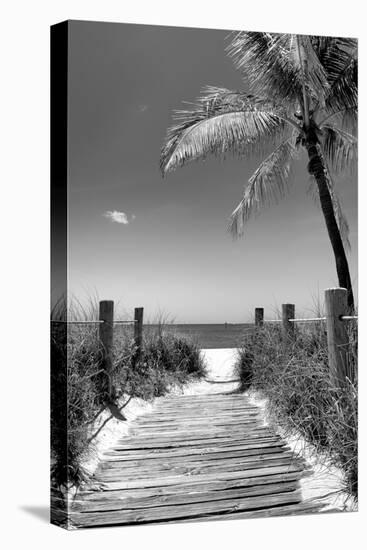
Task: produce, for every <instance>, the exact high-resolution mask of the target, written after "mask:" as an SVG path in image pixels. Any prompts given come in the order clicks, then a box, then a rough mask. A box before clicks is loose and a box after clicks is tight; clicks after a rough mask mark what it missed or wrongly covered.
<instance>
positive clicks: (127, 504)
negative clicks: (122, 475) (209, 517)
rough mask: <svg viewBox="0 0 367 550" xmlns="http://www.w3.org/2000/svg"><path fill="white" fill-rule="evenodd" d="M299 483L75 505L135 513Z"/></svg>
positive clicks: (264, 492)
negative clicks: (141, 510)
mask: <svg viewBox="0 0 367 550" xmlns="http://www.w3.org/2000/svg"><path fill="white" fill-rule="evenodd" d="M297 488H298V487H297V484H296V482H294V481H291V482H285V483H269V484H267V485H252V486H249V487H240V488H234V489H226V490H218V491H200V492H199V493H198V492H196V493H189V492H188V493H183V494H182V493H181V494H170V495H156V494H153V495H151V496H148V497H147V496H141V497H140V498H138V497H136V496H133V497H125V498H121V497H119V498H116V496H115V497H114V495H112V496H111V497H110V498H108V499H105V498H104V499H99V500H97V499H95V500H76V501H74V503H73V508H74V511H76V512H98V511H104V512H105V511H112V510H136V509H140V508H152V507H156V506H179V505H180V504H193V503H198V502H210V501H215V500H228V499H239V498H244V497H250V496H261V495H263V496H264V495H269V494H277V493H285V492H289V491H295V490H296V489H297Z"/></svg>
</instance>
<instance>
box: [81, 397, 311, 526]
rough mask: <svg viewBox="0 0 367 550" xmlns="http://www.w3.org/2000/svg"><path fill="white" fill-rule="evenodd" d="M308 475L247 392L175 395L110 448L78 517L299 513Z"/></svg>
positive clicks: (94, 521)
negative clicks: (302, 479)
mask: <svg viewBox="0 0 367 550" xmlns="http://www.w3.org/2000/svg"><path fill="white" fill-rule="evenodd" d="M307 474H308V468H307V466H306V465H305V464H304V461H302V460H301V459H299V458H297V457H296V456H294V454H293V453H292V452H291V451H290V449H289V447H287V446H286V445H285V442H284V441H283V440H282V439H281V437H280V436H279V435H277V434H275V433H274V431H273V429H272V428H270V427H269V426H264V425H263V419H262V415H261V413H260V411H259V409H258V408H257V407H256V406H254V405H252V404H250V403H249V401H248V398H247V397H245V396H243V395H237V394H231V393H217V394H210V395H207V394H206V395H205V394H204V395H200V396H171V397H168V398H165V399H162V400H161V401H159V402H157V403H156V405H155V408H154V410H153V412H151V413H149V414H145V415H144V416H141V417H139V418H137V419H136V420H135V421H133V422H132V423H131V428H130V433H129V435H128V436H127V437H124V438H122V439H121V440H120V441H119V442H117V443H116V445H114V446H113V448H111V449H110V450H109V451H108V452H107V453H105V456H104V458H103V462H102V464H101V465H100V467H99V468H98V470H97V472H96V473H95V475H94V478H93V479H92V480H91V482H90V483H89V484H88V485H87V486H85V487H84V488H83V490H82V491H80V492H79V494H78V496H77V498H76V499H75V500H74V503H73V505H72V513H71V519H72V522H73V524H74V525H75V526H85V527H94V526H97V525H120V524H121V525H128V524H137V523H157V522H171V521H172V522H173V521H175V522H176V521H197V520H200V519H207V518H210V519H211V518H215V519H218V518H224V517H226V518H227V517H228V518H230V517H232V516H233V517H239V515H240V514H247V515H248V516H251V514H255V517H256V514H261V513H265V512H266V513H268V514H269V515H271V514H272V513H276V512H275V511H276V510H280V509H284V510H289V512H290V513H296V509H295V506H299V505H301V500H302V499H301V492H300V485H299V480H300V479H301V478H302V477H304V476H305V475H307ZM297 510H299V509H298V508H297ZM284 513H286V512H284ZM243 517H245V516H243Z"/></svg>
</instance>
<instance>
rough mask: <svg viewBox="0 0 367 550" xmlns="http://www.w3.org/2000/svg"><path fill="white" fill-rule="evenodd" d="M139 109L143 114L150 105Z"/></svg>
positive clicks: (140, 106)
mask: <svg viewBox="0 0 367 550" xmlns="http://www.w3.org/2000/svg"><path fill="white" fill-rule="evenodd" d="M138 109H139V111H140V112H141V113H144V112H145V111H146V110H147V109H148V105H139V107H138Z"/></svg>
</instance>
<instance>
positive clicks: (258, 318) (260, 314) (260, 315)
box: [255, 307, 264, 327]
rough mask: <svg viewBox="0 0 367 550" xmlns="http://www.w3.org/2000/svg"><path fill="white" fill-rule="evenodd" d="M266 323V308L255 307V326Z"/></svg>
mask: <svg viewBox="0 0 367 550" xmlns="http://www.w3.org/2000/svg"><path fill="white" fill-rule="evenodd" d="M263 324H264V308H263V307H255V326H257V327H261V326H262V325H263Z"/></svg>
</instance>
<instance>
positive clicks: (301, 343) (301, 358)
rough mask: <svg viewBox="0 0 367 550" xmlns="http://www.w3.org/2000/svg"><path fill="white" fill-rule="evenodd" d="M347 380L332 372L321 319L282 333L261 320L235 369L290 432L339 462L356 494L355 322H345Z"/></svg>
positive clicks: (244, 386) (350, 491)
mask: <svg viewBox="0 0 367 550" xmlns="http://www.w3.org/2000/svg"><path fill="white" fill-rule="evenodd" d="M349 340H350V344H349V353H348V365H346V366H345V370H346V373H347V375H346V377H345V383H344V384H343V385H342V386H341V385H337V384H336V383H335V381H333V379H332V377H331V376H330V370H329V365H328V351H327V337H326V330H325V327H324V325H323V324H322V323H317V324H315V325H313V326H307V327H305V326H301V325H300V326H296V327H295V336H294V338H293V339H291V340H290V339H285V338H284V337H283V336H282V333H281V329H280V327H279V326H278V325H271V324H269V325H268V324H265V325H264V326H263V327H259V328H258V329H257V330H254V332H253V333H252V334H250V335H248V337H247V339H246V341H245V342H244V343H243V345H242V347H241V348H240V349H239V350H238V354H237V361H236V365H235V370H236V372H237V375H238V377H239V378H240V380H241V390H242V391H246V390H249V389H251V390H255V391H256V392H258V394H259V395H261V396H262V397H264V398H266V399H267V403H268V409H269V411H268V412H269V414H270V417H271V418H272V419H273V420H274V422H276V423H277V424H278V425H280V426H281V427H282V428H283V429H284V430H285V432H286V433H287V432H288V433H289V435H298V434H299V435H301V436H302V437H303V438H304V439H305V440H306V442H307V443H309V444H311V445H312V447H313V448H314V449H315V451H316V452H318V453H319V454H320V455H321V454H322V455H323V456H327V457H328V459H329V460H330V462H331V464H333V465H335V466H337V467H338V468H341V470H342V471H343V473H344V476H345V490H346V491H347V493H348V494H350V495H352V496H354V497H357V496H358V449H357V445H358V378H357V345H358V337H357V326H356V324H355V323H350V325H349Z"/></svg>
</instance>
